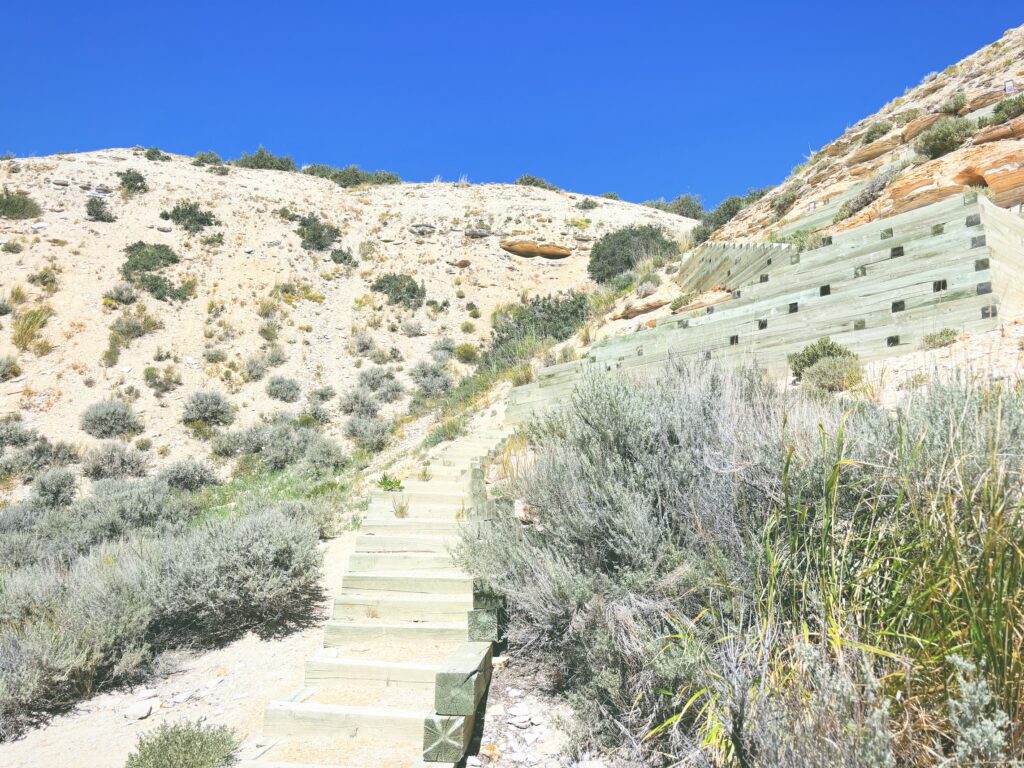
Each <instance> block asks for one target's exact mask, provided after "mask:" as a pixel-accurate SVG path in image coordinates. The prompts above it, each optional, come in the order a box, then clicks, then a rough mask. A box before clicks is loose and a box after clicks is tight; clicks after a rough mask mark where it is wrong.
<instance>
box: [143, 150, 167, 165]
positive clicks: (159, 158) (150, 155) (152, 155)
mask: <svg viewBox="0 0 1024 768" xmlns="http://www.w3.org/2000/svg"><path fill="white" fill-rule="evenodd" d="M145 158H146V159H147V160H152V161H154V162H167V161H168V160H170V159H171V156H170V155H167V154H164V153H163V152H161V151H160V149H159V147H150V148H149V149H147V150H146V152H145Z"/></svg>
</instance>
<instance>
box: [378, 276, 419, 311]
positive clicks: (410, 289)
mask: <svg viewBox="0 0 1024 768" xmlns="http://www.w3.org/2000/svg"><path fill="white" fill-rule="evenodd" d="M370 289H371V290H374V291H376V292H377V293H383V294H384V295H385V296H387V297H388V304H400V305H401V306H403V307H405V308H406V309H419V308H420V307H422V306H423V300H424V299H425V298H426V296H427V289H426V288H425V287H424V286H423V284H422V283H417V282H416V280H415V279H413V278H412V277H411V276H410V275H403V274H396V273H394V272H389V273H388V274H386V275H382V276H381V277H378V278H377V279H376V280H374V281H373V283H372V284H371V285H370Z"/></svg>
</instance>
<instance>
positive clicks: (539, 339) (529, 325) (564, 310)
mask: <svg viewBox="0 0 1024 768" xmlns="http://www.w3.org/2000/svg"><path fill="white" fill-rule="evenodd" d="M589 315H590V305H589V302H588V301H587V297H586V295H585V294H583V293H580V292H578V291H569V292H566V293H559V294H557V295H554V296H533V297H531V298H530V300H529V301H528V302H526V303H525V304H523V303H521V302H520V303H518V304H509V305H506V306H504V307H500V308H499V309H497V310H496V311H495V312H494V315H493V317H492V323H491V340H490V343H489V344H488V346H487V349H486V350H485V352H484V354H483V355H482V357H481V361H480V365H481V367H482V368H487V369H490V370H492V371H501V370H507V369H509V368H513V367H515V366H517V365H519V364H520V363H522V362H524V361H526V360H529V359H530V358H531V357H533V355H534V353H535V352H537V351H538V350H539V349H541V348H542V347H545V346H548V345H550V344H554V343H557V342H560V341H565V340H566V339H568V338H569V337H570V336H572V335H573V334H574V333H576V331H577V330H579V329H580V328H581V327H582V326H583V324H584V323H585V322H586V320H587V317H588V316H589Z"/></svg>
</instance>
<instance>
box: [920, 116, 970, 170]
mask: <svg viewBox="0 0 1024 768" xmlns="http://www.w3.org/2000/svg"><path fill="white" fill-rule="evenodd" d="M972 133H974V124H973V123H972V122H971V121H970V120H967V119H966V118H963V117H956V118H944V119H942V120H939V122H937V123H935V125H933V126H932V127H931V128H928V129H927V130H924V131H922V132H921V134H920V135H919V136H918V137H917V141H915V142H914V151H916V152H917V153H918V154H921V155H924V156H925V157H927V158H930V159H932V160H934V159H935V158H937V157H942V156H943V155H947V154H949V153H950V152H952V151H953V150H955V149H959V148H960V145H961V144H963V143H964V142H965V141H967V139H968V138H970V136H971V134H972Z"/></svg>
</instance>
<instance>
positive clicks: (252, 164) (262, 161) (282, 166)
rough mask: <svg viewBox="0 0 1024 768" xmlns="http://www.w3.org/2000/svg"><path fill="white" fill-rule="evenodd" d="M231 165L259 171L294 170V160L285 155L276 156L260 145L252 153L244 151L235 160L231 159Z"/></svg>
mask: <svg viewBox="0 0 1024 768" xmlns="http://www.w3.org/2000/svg"><path fill="white" fill-rule="evenodd" d="M231 165H234V166H237V167H239V168H256V169H258V170H261V171H294V170H296V167H295V161H294V160H292V159H291V158H290V157H288V156H287V155H284V156H281V157H278V156H276V155H274V154H272V153H270V152H268V151H267V150H266V149H264V148H263V146H262V145H261V146H260V147H259V148H258V149H257V150H256V151H255V152H254V153H253V154H251V155H249V154H246V153H245V152H243V153H242V156H241V157H240V158H238V159H237V160H232V161H231Z"/></svg>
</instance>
